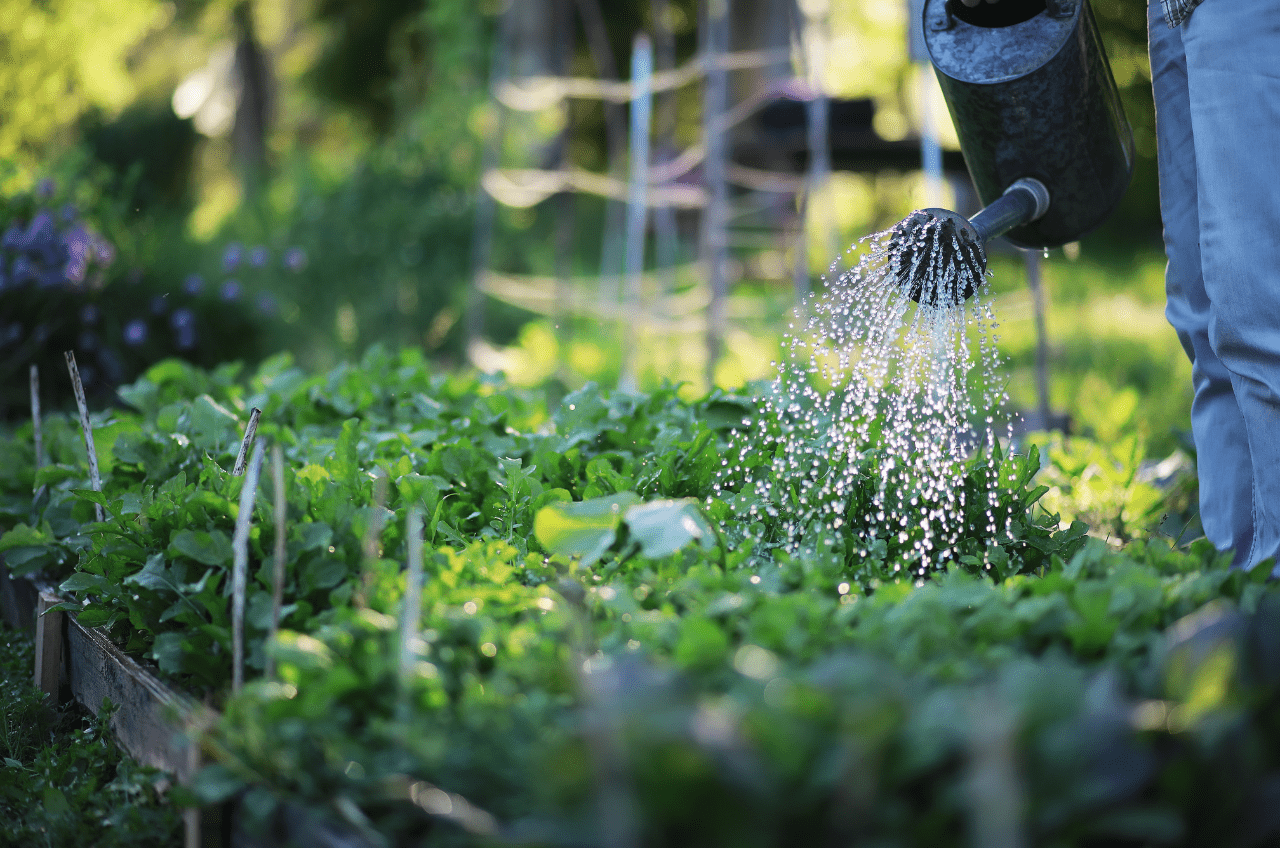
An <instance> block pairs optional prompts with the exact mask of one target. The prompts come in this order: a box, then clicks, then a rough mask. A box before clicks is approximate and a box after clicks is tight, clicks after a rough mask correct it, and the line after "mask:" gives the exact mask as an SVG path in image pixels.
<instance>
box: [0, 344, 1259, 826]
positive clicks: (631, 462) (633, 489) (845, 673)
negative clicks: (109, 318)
mask: <svg viewBox="0 0 1280 848" xmlns="http://www.w3.org/2000/svg"><path fill="white" fill-rule="evenodd" d="M124 397H125V399H126V400H127V401H128V402H129V403H130V404H132V405H133V407H134V409H135V411H133V412H127V411H118V412H112V413H109V414H100V415H99V416H97V418H96V420H95V422H94V429H95V432H96V433H97V434H98V442H97V443H98V452H99V454H100V459H101V460H102V466H103V469H102V473H103V479H102V485H101V491H94V490H93V488H92V487H91V486H87V485H86V483H85V479H84V478H85V472H84V465H83V462H82V460H81V459H79V458H78V456H77V453H78V452H82V451H83V447H82V445H83V441H82V439H81V437H80V435H79V433H78V430H77V428H76V426H75V422H73V421H70V420H65V419H60V418H53V419H50V420H48V421H46V422H45V426H44V435H45V443H46V444H47V445H49V453H50V459H51V460H52V462H51V463H50V464H49V465H48V466H46V467H45V468H44V469H43V470H41V471H40V472H38V473H35V472H29V473H28V474H27V475H26V476H25V477H24V476H23V475H21V474H18V475H15V476H16V478H17V479H19V482H20V485H25V487H26V491H30V490H31V488H32V487H34V486H41V485H42V486H45V487H47V489H46V493H45V495H43V496H42V497H43V500H39V501H38V502H37V504H36V506H35V508H34V509H33V510H31V511H30V513H29V514H26V513H23V514H11V515H10V519H9V520H10V521H11V524H12V526H11V529H10V530H9V532H8V533H6V534H5V535H4V536H3V537H0V548H3V549H4V552H5V554H6V555H7V556H8V558H9V560H10V564H11V566H13V567H14V569H15V570H16V571H22V572H26V573H36V572H40V573H43V574H45V575H46V576H47V577H48V578H49V579H52V580H56V581H57V582H58V585H59V586H60V591H61V592H62V593H63V595H64V596H66V597H68V598H69V599H70V601H71V603H69V604H67V605H66V606H65V607H64V609H65V610H66V611H67V612H68V613H69V614H71V613H74V615H75V616H76V617H77V618H78V621H79V625H80V626H78V627H76V628H75V631H74V632H77V633H80V632H83V633H88V632H93V633H95V634H97V635H96V636H95V637H94V638H92V639H84V640H83V642H82V644H84V645H86V646H88V647H90V648H92V649H94V650H97V651H99V653H100V655H104V656H105V655H113V656H114V655H115V654H121V655H127V656H124V659H125V660H128V659H129V656H137V657H140V658H142V659H143V661H145V662H147V663H149V664H153V665H154V667H155V668H156V669H157V676H158V677H159V678H161V679H162V680H163V684H162V686H164V687H169V688H170V689H174V690H177V691H183V692H186V693H189V694H188V695H187V696H176V695H175V696H174V700H175V701H176V702H178V703H185V704H190V703H191V702H192V701H195V702H201V703H202V702H204V701H205V700H207V701H208V705H209V707H210V708H211V709H216V710H217V711H218V717H217V719H216V721H214V723H213V725H212V727H211V728H210V729H209V730H208V731H207V732H205V733H204V734H203V735H202V737H201V742H200V747H201V749H202V750H203V751H204V753H205V756H206V758H207V762H208V765H207V766H206V767H205V768H203V769H201V770H200V771H199V772H198V774H196V775H195V777H194V778H193V780H192V782H191V786H192V791H194V792H195V793H196V794H197V796H198V797H200V798H202V799H203V800H204V801H206V802H208V803H220V802H222V801H224V800H227V799H235V800H236V801H237V803H238V805H239V807H238V808H239V810H240V811H241V812H242V814H243V819H244V821H245V827H244V830H245V832H246V833H257V834H258V837H256V838H258V839H260V840H261V844H272V841H273V840H278V839H280V838H282V834H285V833H287V832H288V831H289V830H290V829H291V828H292V829H294V830H295V832H296V830H297V829H298V828H305V827H315V828H319V830H313V831H312V835H310V836H308V837H306V839H305V840H302V839H299V840H298V841H305V842H306V843H307V844H323V839H326V838H327V839H333V840H336V842H335V843H334V844H344V843H346V844H350V843H352V842H353V841H360V842H364V843H367V844H369V845H393V844H395V845H399V844H420V843H424V842H425V843H427V844H507V843H511V842H518V843H520V844H539V845H567V844H574V845H584V844H628V845H683V844H690V845H691V844H698V845H708V844H712V845H715V844H725V845H729V844H732V845H753V844H762V845H763V844H812V843H821V842H828V841H833V840H836V841H845V842H848V841H859V840H862V841H875V840H879V841H880V842H882V843H885V844H904V845H910V844H918V845H931V846H933V845H942V846H945V845H962V844H964V845H967V844H973V843H974V842H975V841H976V842H977V843H978V844H984V845H994V844H1061V845H1094V844H1104V843H1105V844H1197V845H1199V844H1203V845H1211V844H1212V845H1220V844H1227V843H1226V842H1224V841H1221V840H1223V839H1226V840H1228V841H1231V840H1235V841H1234V842H1233V843H1232V844H1265V843H1264V842H1260V841H1258V840H1260V839H1266V838H1271V836H1273V835H1274V834H1275V833H1276V824H1277V823H1276V822H1274V821H1272V820H1271V819H1270V818H1269V815H1270V814H1269V813H1266V812H1264V811H1265V810H1269V809H1271V808H1272V807H1271V806H1269V805H1266V804H1262V803H1261V802H1260V801H1259V802H1258V803H1254V800H1257V799H1261V798H1264V797H1268V796H1267V795H1266V793H1267V792H1269V791H1271V790H1270V789H1269V788H1268V787H1271V786H1273V785H1280V783H1276V782H1275V781H1276V780H1277V778H1278V777H1280V769H1278V763H1277V761H1276V759H1275V756H1276V755H1274V754H1272V753H1269V752H1272V751H1276V750H1280V746H1277V745H1276V744H1275V743H1276V742H1277V739H1276V737H1277V733H1278V731H1277V727H1276V725H1275V723H1274V719H1273V718H1272V716H1274V715H1275V714H1276V712H1275V710H1274V706H1275V705H1276V704H1275V702H1276V700H1277V697H1278V695H1280V659H1277V655H1276V653H1275V652H1274V651H1273V650H1271V649H1270V648H1269V647H1268V645H1271V644H1277V643H1280V642H1276V641H1274V640H1271V635H1272V634H1273V631H1275V630H1276V628H1280V592H1278V591H1277V590H1276V589H1273V588H1272V586H1271V585H1270V584H1268V583H1266V582H1265V580H1264V579H1263V576H1262V575H1261V574H1259V575H1246V574H1243V573H1240V572H1231V571H1229V570H1228V569H1227V568H1226V566H1225V563H1224V562H1223V561H1222V559H1221V558H1220V557H1218V556H1217V555H1216V554H1215V553H1214V552H1213V551H1212V550H1211V549H1208V548H1207V547H1205V546H1193V547H1192V548H1191V549H1189V550H1173V549H1171V548H1170V547H1169V546H1168V545H1167V544H1165V543H1163V542H1160V541H1153V542H1151V543H1150V544H1135V545H1132V546H1130V547H1129V548H1127V549H1125V550H1123V551H1115V550H1110V549H1108V547H1107V546H1106V545H1105V544H1104V543H1102V542H1100V541H1096V540H1091V541H1087V540H1085V539H1084V538H1083V537H1082V528H1078V527H1077V528H1071V529H1059V528H1058V522H1057V520H1056V518H1055V517H1053V516H1045V515H1043V514H1038V513H1037V512H1036V510H1035V506H1034V503H1035V500H1036V497H1037V496H1038V492H1037V490H1036V489H1035V488H1034V479H1033V474H1034V470H1035V460H1034V457H1010V458H1005V460H1004V461H1003V462H1004V465H1005V471H1006V472H1007V473H1005V474H1003V475H1002V476H1001V480H1006V481H1008V483H1007V484H1002V485H1004V486H1005V488H1003V489H1001V491H1000V492H999V498H998V503H999V505H1000V506H999V508H1000V509H1002V510H1005V511H1007V516H1008V518H1009V519H1010V520H1009V522H1008V523H1007V526H1009V527H1010V528H1011V531H1012V532H1011V533H1010V535H1008V536H1003V535H1002V536H999V537H989V538H985V537H982V536H980V535H974V536H972V537H971V538H967V539H966V540H965V542H964V547H963V549H962V551H961V556H960V557H959V559H958V560H957V561H956V562H955V563H953V564H952V566H951V567H950V568H949V569H947V570H945V571H939V572H937V573H934V574H932V575H931V576H930V579H928V580H914V581H913V580H906V579H902V578H901V577H900V575H901V574H902V573H904V571H906V569H904V568H903V567H902V566H903V559H902V558H903V556H904V555H905V552H904V551H905V548H904V547H899V546H898V545H897V543H896V541H895V540H894V539H892V538H890V539H881V540H877V543H876V544H872V545H866V544H864V543H861V542H859V543H857V544H855V543H854V542H853V541H851V540H852V539H853V535H852V532H851V530H850V529H849V528H845V529H843V530H840V531H837V530H831V529H828V528H823V527H814V528H812V532H811V533H810V534H807V535H806V536H805V537H804V544H803V545H802V546H801V547H800V549H798V550H787V549H786V548H785V547H782V546H779V545H776V544H774V541H775V540H781V539H784V538H787V537H788V534H784V533H781V532H777V529H778V528H777V527H776V526H774V525H773V524H772V523H771V522H774V521H782V520H785V519H786V510H785V506H786V504H785V497H786V495H787V492H786V487H785V485H782V486H780V487H779V492H780V495H779V502H777V503H773V504H765V503H759V502H756V503H748V502H746V501H747V500H749V498H748V496H747V495H744V494H742V493H738V492H735V491H732V490H731V489H728V488H726V487H725V486H723V485H718V480H719V479H720V478H719V472H718V469H720V468H722V467H725V465H724V464H725V463H728V464H733V463H739V464H740V463H750V462H753V461H760V460H759V459H757V457H758V456H759V455H761V454H762V453H764V452H765V451H767V449H768V447H769V442H768V439H769V438H770V437H769V435H768V431H767V428H765V429H764V430H760V429H757V430H754V431H753V432H757V433H761V432H763V433H765V435H764V436H760V437H754V438H753V439H752V440H750V441H749V443H746V441H745V440H743V439H742V437H738V436H735V435H734V430H735V428H741V427H742V426H743V420H744V419H748V420H758V418H757V417H758V416H759V414H760V406H759V405H758V403H757V401H756V399H754V398H752V397H737V396H728V395H723V394H715V395H713V396H712V397H709V398H705V399H702V400H697V401H684V400H681V399H680V397H679V396H678V394H677V392H676V391H675V390H674V389H668V390H664V391H659V392H656V393H654V394H649V395H628V394H622V393H617V394H610V393H605V392H600V391H598V390H596V389H594V388H588V389H585V390H583V391H580V392H576V393H573V394H571V395H569V396H567V397H565V398H563V399H562V400H561V401H559V402H556V403H551V404H549V405H548V404H547V403H546V402H545V401H544V400H543V399H541V398H538V397H536V396H531V395H527V394H522V393H520V392H517V391H513V390H510V389H506V388H503V387H502V386H500V385H497V384H494V383H479V382H472V381H466V380H459V379H454V378H442V377H436V376H432V375H431V374H430V373H429V371H428V370H427V367H426V365H425V363H423V362H422V361H421V360H420V359H418V358H416V357H414V356H413V355H410V354H404V355H393V354H388V353H386V352H379V351H375V352H374V353H373V354H371V355H370V356H369V357H368V358H367V359H366V360H365V361H364V362H363V363H362V364H361V365H359V366H358V367H345V368H341V369H338V370H336V371H334V372H331V373H330V374H327V375H323V376H319V377H309V376H307V375H304V374H301V373H299V372H297V371H295V370H292V369H290V368H289V367H288V365H287V363H285V362H283V361H279V360H277V361H275V362H273V363H269V364H268V365H267V366H265V367H264V368H263V369H262V370H260V371H259V372H258V373H257V374H255V375H251V376H250V377H248V378H247V379H245V380H243V381H241V380H239V379H237V376H236V374H235V373H234V371H233V370H231V369H224V370H223V371H220V372H216V373H207V372H201V371H195V370H192V369H189V368H186V367H184V366H181V365H178V364H176V363H166V364H164V365H162V366H158V367H157V368H156V369H153V371H152V372H151V373H150V374H149V375H148V377H147V378H145V379H144V380H142V381H140V382H139V383H137V384H135V385H134V386H132V387H130V388H128V389H127V390H126V391H125V392H124ZM255 408H256V409H260V410H261V413H262V414H261V423H260V427H259V436H258V438H259V439H260V440H264V441H270V442H271V443H272V444H273V445H279V446H280V447H281V448H282V450H281V455H282V463H281V469H282V473H281V475H280V479H281V480H282V481H283V485H281V484H280V483H277V482H274V475H273V474H272V473H271V471H270V464H269V463H268V464H267V466H266V468H265V469H260V470H261V472H262V477H261V485H260V487H259V489H258V490H257V492H256V494H255V493H254V492H253V490H252V489H251V488H250V487H249V484H248V483H246V482H245V481H246V479H247V478H246V477H239V476H235V475H233V474H231V473H230V471H231V469H232V466H233V465H234V463H235V460H236V455H237V454H238V453H239V452H240V450H239V449H240V445H241V440H242V436H243V432H244V427H245V424H246V423H247V421H248V418H249V412H250V410H252V409H255ZM29 435H30V434H29V432H27V431H25V430H22V429H20V430H19V431H18V432H16V433H15V434H14V439H15V443H20V442H22V440H24V439H26V438H28V436H29ZM28 461H30V456H29V455H28ZM862 461H866V462H871V463H874V462H875V461H876V457H874V456H869V457H864V458H862ZM248 477H249V478H251V477H252V475H251V474H250V475H248ZM780 482H781V483H783V484H785V481H780ZM246 490H248V491H249V494H248V495H246ZM277 493H280V494H282V495H283V501H284V509H283V511H279V510H278V507H277V504H276V495H277ZM10 494H11V493H10ZM242 497H245V498H247V500H245V501H244V502H245V503H246V504H248V507H247V509H248V513H249V514H251V516H252V522H251V527H252V529H251V530H249V531H248V532H244V531H241V535H240V538H242V539H244V541H245V542H246V546H245V548H244V551H245V553H244V558H243V562H244V563H245V565H246V571H245V581H244V585H245V591H244V617H243V621H244V657H245V660H244V666H243V669H244V671H243V674H244V679H245V683H244V686H243V689H242V690H241V691H239V692H238V693H235V692H233V691H232V688H233V686H232V684H233V681H234V679H235V677H236V672H235V662H234V657H235V656H236V651H235V644H236V641H237V640H236V638H235V635H234V632H233V631H234V622H235V620H236V618H237V615H236V612H235V606H236V604H235V602H234V597H233V593H232V587H233V585H234V584H235V583H236V582H237V580H236V576H235V571H236V559H237V557H236V551H235V548H236V545H235V544H234V541H235V540H236V537H237V533H236V521H237V518H240V517H242V515H243V514H244V510H242V509H241V507H240V503H241V498H242ZM97 507H101V508H102V509H103V511H104V520H103V521H101V522H99V521H96V520H95V518H94V510H95V508H97ZM753 507H754V510H753V509H752V508H753ZM770 507H773V509H772V511H771V510H770ZM279 516H283V518H280V517H279ZM995 525H996V526H1006V523H1005V522H1003V520H1002V521H999V522H995ZM277 531H280V533H281V535H282V537H283V543H284V551H285V554H284V556H283V557H278V555H277V553H276V551H277V542H276V538H277ZM419 534H420V535H419ZM419 538H421V540H422V542H421V546H419V543H418V539H419ZM419 554H421V558H420V559H419ZM277 562H279V564H280V565H281V566H282V569H281V571H282V573H283V580H282V582H281V583H280V584H279V585H280V596H281V607H280V633H279V635H278V636H276V637H274V638H269V632H270V631H271V629H272V619H273V613H272V610H273V592H274V590H275V586H276V580H275V575H276V573H277V572H276V568H275V566H276V564H277ZM895 566H897V567H896V568H895ZM419 587H420V588H419ZM99 628H100V629H99ZM72 632H73V631H72V629H70V628H69V629H68V639H67V642H68V645H72V643H75V640H76V639H79V638H81V637H73V636H72V635H71V634H72ZM1269 640H1270V641H1269ZM77 650H78V649H77ZM118 664H119V665H120V666H121V667H124V665H125V663H123V662H120V663H118ZM73 665H74V664H73ZM79 668H81V669H84V668H86V667H84V666H81V667H79ZM76 673H77V674H78V673H80V672H79V671H77V672H76ZM153 694H154V693H153ZM187 697H190V698H191V700H190V701H188V700H185V698H187ZM113 700H114V697H113ZM161 700H164V698H163V697H162V698H161ZM121 712H124V710H123V709H122V711H121ZM139 714H140V715H145V714H146V708H143V709H142V710H141V712H140V713H139ZM144 735H145V736H148V738H150V739H151V741H150V743H144V744H152V745H155V746H159V747H164V746H166V745H169V744H170V742H171V739H172V737H171V736H170V737H169V739H170V741H158V740H155V739H154V738H151V737H154V735H155V733H154V732H149V733H147V734H144ZM174 750H177V751H178V754H177V755H178V756H181V748H180V747H179V748H178V749H174ZM1259 752H1262V753H1259ZM1242 758H1243V759H1242ZM1242 763H1244V764H1243V765H1242ZM1250 799H1253V800H1250ZM317 822H319V823H321V824H315V823H317ZM321 832H323V833H327V834H329V835H328V836H318V835H315V834H317V833H321ZM1224 834H1226V836H1224ZM245 838H249V837H245ZM1018 840H1021V843H1019V842H1018Z"/></svg>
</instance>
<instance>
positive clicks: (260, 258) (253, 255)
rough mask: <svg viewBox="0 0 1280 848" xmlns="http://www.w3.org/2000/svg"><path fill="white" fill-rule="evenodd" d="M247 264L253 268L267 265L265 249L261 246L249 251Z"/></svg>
mask: <svg viewBox="0 0 1280 848" xmlns="http://www.w3.org/2000/svg"><path fill="white" fill-rule="evenodd" d="M249 264H250V265H252V266H253V267H254V268H261V267H262V266H263V265H266V264H267V249H266V248H265V247H263V246H262V245H258V246H257V247H255V248H254V249H253V250H251V251H249Z"/></svg>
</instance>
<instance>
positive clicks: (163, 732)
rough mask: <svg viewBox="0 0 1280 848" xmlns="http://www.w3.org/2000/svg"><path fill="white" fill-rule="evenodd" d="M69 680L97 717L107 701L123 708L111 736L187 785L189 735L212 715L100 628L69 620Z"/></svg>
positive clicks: (190, 768) (192, 758)
mask: <svg viewBox="0 0 1280 848" xmlns="http://www.w3.org/2000/svg"><path fill="white" fill-rule="evenodd" d="M67 678H68V681H69V683H70V685H71V693H72V695H74V696H75V699H76V700H77V701H79V702H80V703H82V704H84V705H85V707H86V708H88V709H89V711H90V712H92V713H93V714H94V715H97V714H98V712H99V711H100V710H101V709H102V702H103V699H104V698H109V699H110V700H111V703H113V704H116V705H117V706H119V709H118V710H117V711H116V713H115V715H113V716H112V717H111V730H112V732H113V733H114V734H115V737H116V740H117V741H118V742H119V743H120V747H121V748H123V749H124V750H126V751H127V752H129V755H130V756H131V757H133V758H134V759H135V760H137V761H139V762H141V763H145V764H147V765H150V766H155V767H156V768H159V769H164V770H165V771H167V772H170V773H172V774H174V775H175V776H177V778H178V779H179V780H182V781H185V780H186V779H187V778H189V777H190V776H191V774H192V773H193V771H194V769H195V766H196V758H195V756H194V752H193V751H192V749H191V745H190V744H189V743H188V741H187V739H186V733H185V731H186V730H187V729H188V728H189V727H191V726H192V725H193V724H194V723H200V722H206V721H212V720H213V719H214V718H215V716H214V714H213V712H212V711H211V710H209V709H208V708H206V707H204V706H203V705H202V704H200V703H199V702H197V701H195V700H194V699H192V698H190V697H188V696H186V695H182V694H179V693H177V692H175V691H173V690H172V689H170V688H169V687H168V686H166V685H164V684H163V683H161V682H160V681H159V680H158V679H157V678H156V677H155V675H153V674H151V672H149V671H147V669H145V668H143V667H142V666H141V665H139V664H138V662H137V661H136V660H134V659H133V658H132V657H130V656H129V655H127V654H126V653H124V652H123V651H121V650H120V649H119V648H117V647H116V646H115V645H114V644H112V642H111V641H110V640H109V639H107V638H106V636H105V635H104V634H103V633H102V632H101V631H99V630H97V629H96V628H86V627H81V626H80V624H79V623H77V622H76V621H75V620H74V619H73V618H70V617H68V620H67Z"/></svg>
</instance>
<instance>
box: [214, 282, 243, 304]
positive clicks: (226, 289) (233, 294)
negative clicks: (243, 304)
mask: <svg viewBox="0 0 1280 848" xmlns="http://www.w3.org/2000/svg"><path fill="white" fill-rule="evenodd" d="M218 296H219V297H221V298H222V299H223V300H226V301H232V300H239V299H240V281H239V280H227V281H226V282H225V283H223V284H222V289H221V290H220V291H219V292H218Z"/></svg>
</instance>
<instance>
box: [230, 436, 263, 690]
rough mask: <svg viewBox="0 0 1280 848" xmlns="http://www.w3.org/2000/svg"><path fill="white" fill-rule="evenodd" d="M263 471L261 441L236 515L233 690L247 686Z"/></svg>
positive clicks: (232, 613) (246, 476)
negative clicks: (254, 537)
mask: <svg viewBox="0 0 1280 848" xmlns="http://www.w3.org/2000/svg"><path fill="white" fill-rule="evenodd" d="M261 471H262V443H261V442H259V443H258V444H256V445H254V446H253V458H252V459H250V460H249V467H248V469H247V470H246V471H245V475H244V486H243V487H242V488H241V489H240V512H239V514H238V515H236V532H235V535H234V536H232V537H231V549H232V551H233V552H234V555H235V559H234V562H233V564H232V569H231V662H232V666H231V691H232V692H233V693H238V692H239V691H240V690H241V689H242V688H243V687H244V606H245V603H244V602H245V597H244V596H245V583H246V575H247V573H248V570H249V527H250V525H251V524H252V523H253V505H254V501H255V500H256V499H257V496H258V475H259V473H260V472H261Z"/></svg>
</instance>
